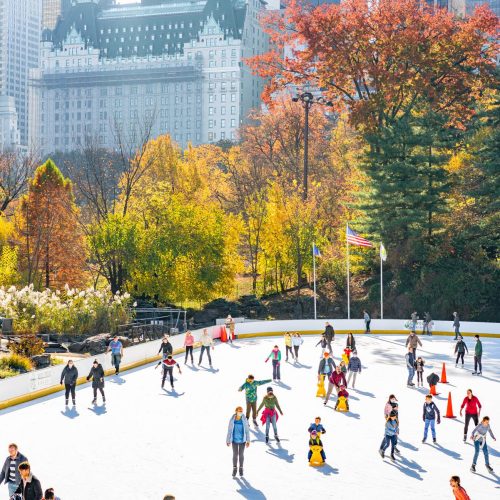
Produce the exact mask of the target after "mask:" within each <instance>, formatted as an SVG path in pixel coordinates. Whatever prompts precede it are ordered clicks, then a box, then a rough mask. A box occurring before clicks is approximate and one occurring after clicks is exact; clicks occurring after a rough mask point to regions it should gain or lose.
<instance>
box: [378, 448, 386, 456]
mask: <svg viewBox="0 0 500 500" xmlns="http://www.w3.org/2000/svg"><path fill="white" fill-rule="evenodd" d="M378 452H379V455H380V456H381V457H382V458H385V454H384V450H378Z"/></svg>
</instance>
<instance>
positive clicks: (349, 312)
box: [345, 224, 351, 319]
mask: <svg viewBox="0 0 500 500" xmlns="http://www.w3.org/2000/svg"><path fill="white" fill-rule="evenodd" d="M348 227H349V224H346V231H345V236H346V261H347V319H351V296H350V289H349V240H348V239H347V229H348Z"/></svg>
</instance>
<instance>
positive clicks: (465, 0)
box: [448, 0, 500, 17]
mask: <svg viewBox="0 0 500 500" xmlns="http://www.w3.org/2000/svg"><path fill="white" fill-rule="evenodd" d="M482 4H487V5H489V7H490V9H491V10H492V11H493V12H494V13H495V14H496V15H497V16H499V17H500V0H449V3H448V7H449V9H450V10H451V11H452V12H453V13H454V14H457V15H459V16H466V15H470V14H472V13H473V12H474V9H475V8H476V7H477V6H478V5H482Z"/></svg>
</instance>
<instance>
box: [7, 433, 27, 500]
mask: <svg viewBox="0 0 500 500" xmlns="http://www.w3.org/2000/svg"><path fill="white" fill-rule="evenodd" d="M8 450H9V456H8V457H7V458H6V459H5V462H4V463H3V467H2V470H1V471H0V484H2V483H3V482H4V481H5V483H6V484H7V488H8V490H9V497H11V496H12V495H13V494H14V493H15V492H16V490H17V487H18V486H19V483H20V482H21V474H20V473H19V465H20V464H21V463H23V462H27V461H28V459H27V458H26V457H25V456H24V455H23V454H22V453H21V452H20V451H19V449H18V447H17V444H15V443H11V444H9V446H8Z"/></svg>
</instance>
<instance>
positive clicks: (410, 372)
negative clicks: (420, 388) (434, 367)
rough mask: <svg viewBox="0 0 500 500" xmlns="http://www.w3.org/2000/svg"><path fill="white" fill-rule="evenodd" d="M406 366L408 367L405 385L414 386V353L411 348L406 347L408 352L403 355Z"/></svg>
mask: <svg viewBox="0 0 500 500" xmlns="http://www.w3.org/2000/svg"><path fill="white" fill-rule="evenodd" d="M405 360H406V368H407V369H408V380H407V381H406V386H407V387H415V384H414V383H413V377H414V376H415V355H414V354H413V348H412V347H411V346H409V347H408V352H407V353H406V356H405Z"/></svg>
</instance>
